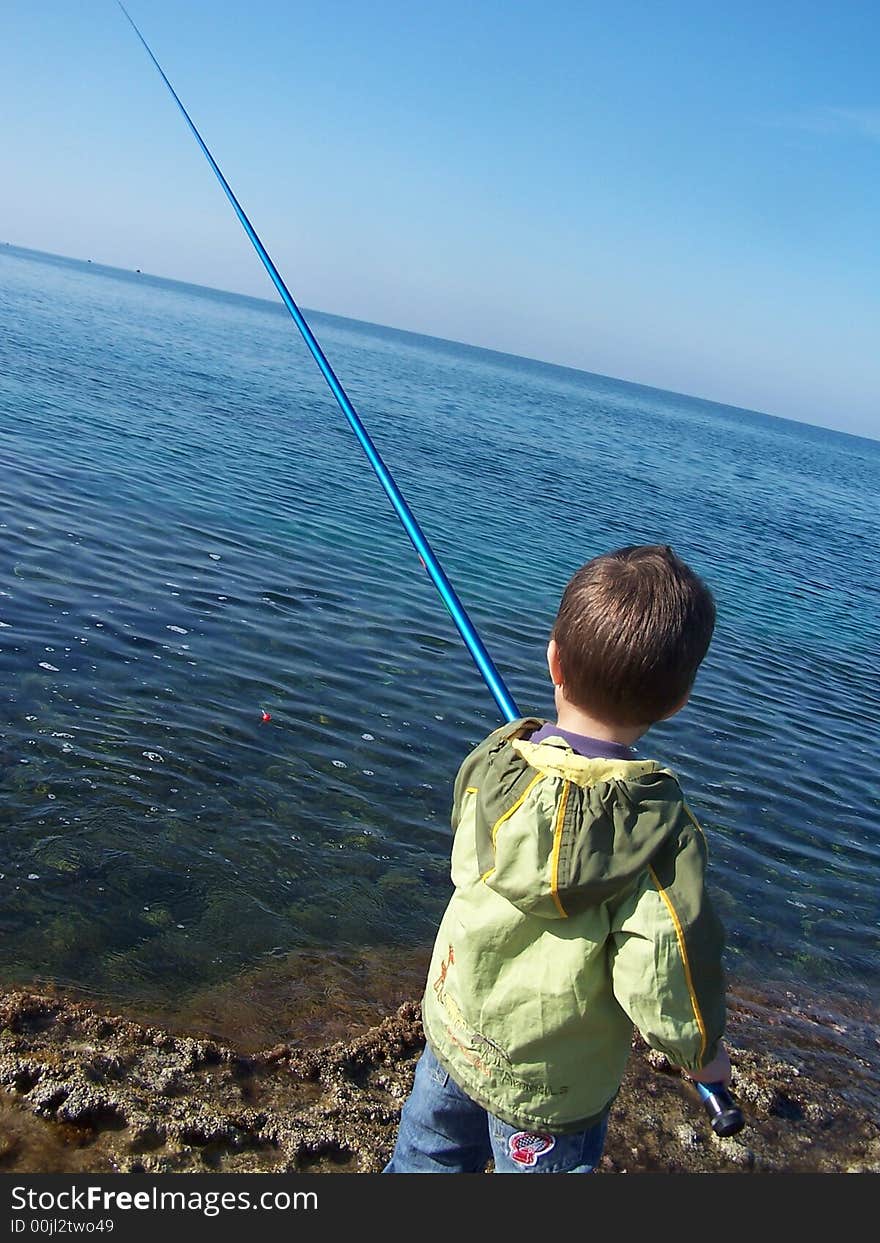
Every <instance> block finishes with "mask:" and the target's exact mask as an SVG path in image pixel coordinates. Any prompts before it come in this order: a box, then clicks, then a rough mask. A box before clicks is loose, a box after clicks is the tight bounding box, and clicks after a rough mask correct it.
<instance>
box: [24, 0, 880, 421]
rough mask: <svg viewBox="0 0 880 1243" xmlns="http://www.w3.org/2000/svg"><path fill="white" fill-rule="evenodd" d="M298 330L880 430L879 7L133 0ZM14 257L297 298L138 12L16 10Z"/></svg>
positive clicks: (782, 0)
mask: <svg viewBox="0 0 880 1243" xmlns="http://www.w3.org/2000/svg"><path fill="white" fill-rule="evenodd" d="M127 7H128V8H129V10H130V12H131V13H132V16H133V17H134V19H135V21H137V22H138V23H139V25H140V27H141V29H142V31H143V33H144V35H145V37H146V38H147V40H148V41H149V42H150V43H151V44H152V46H153V50H154V52H155V53H156V55H157V57H158V58H159V60H160V62H161V63H162V64H163V66H164V68H165V71H166V73H167V74H168V76H169V77H170V79H171V81H172V82H173V84H174V85H175V87H176V89H177V90H178V93H179V94H180V95H181V97H182V99H183V101H184V103H185V104H186V106H187V107H188V109H189V111H190V113H191V115H192V116H193V119H194V121H195V123H196V124H197V125H198V126H199V127H200V129H201V131H202V134H203V136H204V138H205V140H206V142H207V143H208V145H209V146H210V147H211V149H212V151H213V153H214V155H215V157H216V158H217V160H218V162H219V164H220V166H221V168H222V169H223V171H224V173H225V174H226V176H227V178H228V179H229V181H230V183H231V184H232V186H233V189H234V190H235V191H236V193H237V194H238V197H239V198H240V200H241V201H242V204H243V206H244V208H245V210H246V211H247V212H248V214H249V215H250V217H251V220H252V221H253V223H254V226H255V227H256V229H257V231H258V232H259V233H260V235H261V237H262V239H263V241H264V243H265V244H266V246H267V248H268V250H269V252H270V253H271V254H272V256H273V258H274V259H275V262H276V263H277V265H278V267H279V269H280V270H281V272H282V274H283V275H284V277H285V279H286V281H287V284H288V285H289V287H290V289H291V292H292V293H293V296H294V297H295V298H296V299H297V301H298V302H299V303H300V305H301V306H303V307H313V308H318V309H321V310H327V311H332V312H335V313H337V314H341V315H351V316H354V317H357V318H360V319H366V320H371V321H373V322H377V323H383V324H390V325H393V326H395V327H399V328H407V329H411V330H413V331H418V332H425V333H430V334H432V335H436V336H442V337H448V338H452V339H454V340H459V341H467V342H470V343H472V344H477V345H483V346H487V347H490V348H495V349H501V350H507V351H510V352H512V353H518V354H525V355H528V356H531V357H535V358H542V359H546V360H549V361H552V362H560V363H565V364H568V365H571V366H576V367H582V368H584V369H585V370H588V371H595V372H599V373H601V374H604V375H611V376H615V377H619V378H621V379H625V380H634V381H638V382H640V383H644V384H651V385H656V386H657V387H660V388H667V389H672V390H675V391H678V392H685V393H692V394H695V395H697V396H701V397H708V398H712V399H715V400H717V401H721V402H726V403H728V404H731V405H736V406H744V407H747V408H750V409H757V410H763V411H766V412H768V413H770V414H778V415H782V416H785V417H788V418H794V419H799V420H802V421H806V422H813V423H820V424H823V425H826V426H829V427H836V428H839V429H841V430H844V431H852V432H855V433H858V434H861V435H867V436H874V437H877V438H880V349H878V343H880V248H878V233H880V230H878V224H877V222H878V216H880V203H878V197H880V195H878V190H880V74H878V72H877V66H878V64H880V7H878V6H877V4H876V3H875V2H872V3H858V2H848V0H841V2H840V3H838V4H835V5H832V4H829V3H827V0H825V2H823V3H812V2H811V0H803V2H798V3H793V2H788V0H773V3H770V4H768V3H766V0H764V2H762V3H752V2H751V0H738V3H737V4H735V5H733V4H721V3H720V2H719V3H714V2H713V0H703V2H702V3H680V2H677V0H669V2H668V3H662V4H661V3H659V2H655V3H648V2H647V0H644V2H637V0H615V2H614V3H612V2H611V0H603V3H590V2H589V0H586V2H582V3H567V2H563V0H545V2H544V3H531V2H526V3H517V2H516V0H508V2H507V3H500V2H496V0H471V2H470V3H463V2H459V0H450V2H448V3H446V4H444V5H442V6H440V5H436V4H427V3H420V2H419V0H408V2H406V3H404V2H402V0H400V2H399V0H372V2H369V3H368V2H361V3H356V2H354V0H322V3H321V4H320V5H315V4H313V3H310V4H305V3H301V2H300V0H283V2H282V0H249V2H248V3H244V2H243V0H213V2H211V3H208V2H206V0H191V2H190V0H176V2H171V0H130V3H129V4H128V6H127ZM0 107H2V114H3V116H4V118H5V124H4V127H3V128H4V132H3V141H2V144H0V180H2V184H3V187H4V189H3V193H2V196H0V240H3V241H10V242H12V243H14V244H17V245H22V246H30V247H34V248H36V249H40V250H48V251H53V252H55V253H60V254H66V255H72V256H76V257H79V258H93V259H95V260H98V261H101V262H104V263H110V264H116V265H119V266H121V267H127V268H134V267H139V268H141V269H143V270H144V271H149V272H153V273H156V274H158V275H163V276H171V277H175V278H178V279H182V280H191V281H195V282H197V283H200V284H207V285H213V286H216V287H219V288H223V289H232V290H238V291H241V292H245V293H251V294H257V295H262V296H265V297H275V296H276V295H275V293H274V290H273V289H272V287H271V285H270V283H269V280H268V277H267V276H266V275H265V273H264V272H263V270H262V268H261V266H260V264H259V261H258V259H257V257H256V255H255V254H254V252H253V250H252V249H251V248H250V245H249V243H248V242H247V239H246V238H245V236H244V234H243V232H242V231H241V227H240V225H239V224H238V222H237V221H236V219H235V217H234V215H233V213H232V211H231V209H230V207H229V205H228V203H227V202H226V200H225V198H224V197H223V195H222V192H221V191H220V188H219V186H218V185H217V183H216V182H215V181H214V178H213V176H212V174H211V172H210V170H209V169H208V166H207V164H206V163H205V162H204V160H203V158H202V156H201V155H200V153H199V152H198V150H197V148H196V146H195V144H194V142H193V140H192V137H191V136H190V135H189V133H188V131H187V130H186V128H185V126H184V124H183V121H182V119H181V117H180V116H179V114H178V113H177V111H176V109H175V107H174V105H173V102H172V101H171V99H170V96H168V95H167V93H166V92H165V88H164V87H163V85H162V83H161V81H160V79H159V77H158V75H157V74H156V73H155V70H154V69H153V68H152V66H151V65H150V64H149V62H148V60H147V58H146V56H145V54H144V52H143V50H142V48H141V47H140V45H139V44H138V42H137V40H136V38H135V36H134V34H133V32H132V30H131V28H130V27H129V26H128V24H127V23H126V22H125V20H124V18H123V16H122V14H121V13H120V11H119V9H118V7H117V6H116V4H115V3H114V2H113V0H84V2H83V3H78V4H71V3H70V2H69V0H45V2H44V3H40V4H34V3H30V2H25V0H7V3H6V4H5V5H4V12H3V46H2V48H0Z"/></svg>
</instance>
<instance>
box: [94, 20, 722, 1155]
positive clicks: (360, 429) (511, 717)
mask: <svg viewBox="0 0 880 1243" xmlns="http://www.w3.org/2000/svg"><path fill="white" fill-rule="evenodd" d="M117 2H118V4H119V7H120V9H122V12H123V13H124V15H125V17H126V18H127V20H128V22H129V25H130V26H131V28H132V30H133V31H134V33H135V34H136V35H137V37H138V39H139V40H140V41H141V43H142V44H143V47H144V50H145V51H146V53H147V55H148V56H149V58H150V60H151V61H152V62H153V64H154V65H155V67H156V69H157V71H158V73H159V76H160V77H161V79H162V81H163V82H164V83H165V85H166V86H167V87H168V90H169V91H170V93H171V97H172V98H173V100H174V102H175V103H176V104H177V106H178V108H179V109H180V111H181V113H182V114H183V119H184V120H185V121H186V123H187V125H188V126H189V129H190V132H191V133H192V136H193V138H195V140H196V142H197V143H198V145H199V147H200V149H201V152H202V154H203V155H204V157H205V159H206V160H207V161H208V163H209V164H210V166H211V168H212V170H213V172H214V175H215V176H216V178H217V180H218V181H219V182H220V185H221V186H222V187H223V191H224V193H225V195H226V197H227V198H228V199H229V202H230V203H231V204H232V209H233V211H234V212H235V214H236V216H238V219H239V221H240V223H241V226H242V228H243V229H244V231H245V233H246V234H247V235H248V237H249V238H250V241H251V243H252V245H253V247H254V250H255V251H256V252H257V254H258V255H259V257H260V260H261V262H262V264H263V267H264V268H265V269H266V271H267V272H268V273H269V276H270V278H271V280H272V284H273V285H274V286H275V288H276V289H277V290H278V293H279V294H280V296H281V301H282V302H283V303H284V305H285V306H286V307H287V309H288V311H289V312H290V314H291V317H292V318H293V322H294V323H295V324H296V326H297V328H298V329H299V331H300V333H301V334H302V337H303V340H304V341H305V343H306V345H307V346H308V347H309V350H310V352H311V354H312V357H313V358H314V360H315V362H316V363H317V364H318V367H319V368H320V370H321V374H322V375H323V376H324V379H325V380H326V381H327V384H328V386H329V388H330V391H331V392H332V394H333V396H334V397H335V398H336V401H337V403H338V405H339V407H340V409H341V410H342V413H343V414H344V415H345V417H346V419H347V420H348V422H349V424H350V425H351V428H352V431H353V432H354V434H355V435H356V436H357V438H358V441H359V442H360V446H361V448H362V449H363V451H364V453H365V454H366V455H367V459H368V461H369V463H370V465H371V466H372V468H373V470H374V471H375V473H376V476H377V477H378V480H379V482H380V484H381V485H382V487H383V489H384V490H385V493H386V494H387V496H388V499H389V500H390V501H391V504H392V505H393V506H394V510H395V513H396V514H397V516H398V518H399V519H400V521H401V522H402V524H403V527H404V529H405V531H406V533H407V535H408V536H409V538H410V540H411V541H412V544H413V546H414V548H415V550H416V552H417V553H418V555H419V559H420V561H421V563H422V565H423V566H424V567H425V569H426V570H427V572H428V575H429V576H430V578H431V581H432V582H433V583H434V586H435V587H436V588H437V591H438V592H439V593H440V598H441V599H442V601H443V603H444V604H445V605H446V608H447V609H448V611H449V614H450V616H451V618H452V620H453V621H454V623H455V625H456V627H457V629H458V632H459V634H460V635H461V637H462V639H463V640H464V644H465V647H466V648H467V649H468V651H469V652H470V654H471V656H472V657H473V660H474V664H475V665H476V666H477V668H478V670H479V671H480V673H481V674H482V676H483V679H484V681H485V683H486V685H487V686H488V688H489V690H490V691H491V693H492V696H493V698H494V700H495V702H496V704H497V705H498V707H499V708H500V710H501V713H502V715H503V717H504V719H505V721H515V720H517V718H518V717H520V716H521V715H522V714H521V713H520V711H519V709H518V708H517V706H516V704H515V703H514V701H513V697H512V696H511V694H510V691H509V690H508V689H507V687H506V686H505V684H504V679H503V678H502V677H501V674H500V673H499V672H498V670H497V669H496V667H495V664H494V662H493V660H492V658H491V656H490V655H489V653H488V652H487V651H486V647H485V645H484V643H483V640H482V639H481V638H480V636H479V634H478V633H477V631H476V628H475V626H474V624H473V622H472V621H471V619H470V618H469V617H468V615H467V613H466V612H465V609H464V605H463V604H462V603H461V601H460V600H459V598H458V596H457V594H456V592H455V588H454V587H453V586H452V583H451V582H450V581H449V579H448V578H447V576H446V572H445V570H444V569H443V567H442V565H441V564H440V562H439V561H438V560H437V558H436V556H435V555H434V552H433V550H432V548H431V545H430V544H429V543H428V541H427V539H426V538H425V535H424V532H423V531H422V528H421V527H420V526H419V524H418V522H417V521H416V518H415V515H414V514H413V512H412V510H411V509H410V507H409V505H408V504H407V502H406V500H405V499H404V496H403V493H402V492H401V491H400V488H398V486H397V484H396V483H395V481H394V477H393V476H392V474H391V472H390V471H389V469H388V467H387V466H386V465H385V463H384V462H383V461H382V458H381V455H380V454H379V451H378V449H377V448H376V446H375V445H374V444H373V441H372V440H371V438H370V435H369V433H368V432H367V429H366V427H364V424H363V422H362V421H361V418H360V415H359V414H358V412H357V411H356V410H355V408H354V406H353V405H352V403H351V401H350V399H349V397H348V394H347V393H346V391H345V389H344V388H343V387H342V385H341V383H340V382H339V379H338V378H337V376H336V373H335V372H334V370H333V368H332V367H331V366H330V363H329V362H328V361H327V358H326V355H325V354H324V351H323V350H322V349H321V347H320V345H319V344H318V341H317V339H316V337H315V334H314V333H313V332H312V330H311V328H310V327H309V325H308V323H307V322H306V319H305V316H304V315H303V313H302V311H301V310H300V309H299V307H298V306H297V304H296V302H294V300H293V297H292V296H291V293H290V291H289V289H288V288H287V286H286V285H285V283H284V281H283V280H282V278H281V273H280V272H279V271H278V269H277V268H276V266H275V264H274V263H273V262H272V258H271V256H270V255H269V252H268V251H267V250H266V247H265V246H264V245H263V243H262V242H261V241H260V239H259V237H258V236H257V232H256V230H255V229H254V226H253V225H252V224H251V222H250V220H248V218H247V216H246V215H245V212H244V208H243V207H242V206H241V204H240V203H239V201H238V199H237V198H236V197H235V195H234V194H233V192H232V188H231V186H230V185H229V182H228V181H227V180H226V178H225V177H224V176H223V174H222V173H221V171H220V167H219V165H218V164H217V161H216V160H215V159H214V157H213V155H211V152H210V151H209V150H208V147H207V145H206V144H205V141H204V139H203V138H202V136H201V134H200V133H199V131H198V130H197V129H196V127H195V124H194V122H193V120H192V118H191V117H190V115H189V113H188V112H187V110H186V108H184V106H183V103H182V102H181V99H180V96H179V95H178V94H177V91H175V89H174V87H173V86H172V85H171V83H170V82H169V80H168V78H167V77H166V75H165V71H164V69H163V68H162V66H161V65H160V64H159V62H158V60H156V57H155V56H154V55H153V51H152V48H151V47H150V45H149V44H148V43H147V41H146V39H145V38H144V36H143V35H142V34H141V32H140V30H139V29H138V28H137V26H136V24H135V22H134V19H133V18H132V16H131V14H130V13H129V12H128V10H127V9H126V7H125V5H124V4H123V3H122V0H117ZM696 1086H697V1089H698V1091H699V1093H700V1097H701V1099H702V1101H703V1104H704V1106H705V1109H706V1112H707V1113H708V1114H709V1117H710V1119H711V1123H712V1129H713V1130H714V1131H715V1133H716V1134H717V1135H733V1134H735V1132H736V1131H739V1130H741V1129H742V1127H743V1117H742V1114H741V1113H740V1111H739V1109H737V1107H736V1106H735V1104H734V1103H733V1101H732V1100H731V1098H730V1096H729V1095H728V1093H727V1092H726V1090H725V1088H724V1085H723V1084H721V1083H701V1084H697V1085H696Z"/></svg>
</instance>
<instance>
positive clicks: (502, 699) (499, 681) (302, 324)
mask: <svg viewBox="0 0 880 1243" xmlns="http://www.w3.org/2000/svg"><path fill="white" fill-rule="evenodd" d="M119 7H120V8H121V9H122V12H123V13H124V14H125V16H126V17H127V18H128V21H129V23H130V24H131V27H132V29H133V30H134V32H135V34H136V35H137V37H138V38H139V39H140V41H141V43H142V44H143V46H144V49H145V50H146V53H147V55H148V56H149V58H150V60H151V61H152V62H153V64H154V65H155V66H156V69H157V70H158V71H159V74H160V75H161V78H162V81H163V82H164V83H165V85H166V86H167V87H168V90H169V91H170V92H171V94H172V96H173V98H174V102H175V103H176V104H177V106H178V108H179V109H180V111H181V112H182V113H183V118H184V120H185V121H186V123H187V125H188V126H189V128H190V131H191V132H192V135H193V137H194V138H195V140H196V142H197V143H198V144H199V147H200V148H201V150H202V154H203V155H204V157H205V159H206V160H207V161H208V163H209V164H210V165H211V168H212V169H213V171H214V174H215V176H216V177H217V180H218V181H219V182H220V185H221V186H222V187H223V190H224V192H225V194H226V197H227V198H228V199H229V202H230V203H231V204H232V208H233V211H234V212H235V214H236V216H238V219H239V221H240V222H241V226H242V228H243V229H244V231H245V233H246V234H247V235H248V237H249V238H250V240H251V242H252V244H253V247H254V250H256V252H257V254H258V255H259V256H260V259H261V260H262V263H263V267H264V268H265V269H266V271H267V272H268V273H269V276H270V277H271V279H272V283H273V285H274V286H275V288H276V289H277V290H278V293H279V294H280V295H281V301H282V302H283V303H284V305H285V306H286V307H287V309H288V311H289V312H290V314H291V316H292V317H293V321H294V323H295V324H296V326H297V328H298V329H299V330H300V332H301V334H302V336H303V340H304V341H305V343H306V345H307V346H308V347H309V350H310V351H311V354H312V356H313V358H314V360H315V362H316V363H317V364H318V366H319V368H320V369H321V373H322V375H323V376H324V379H325V380H326V381H327V384H328V385H329V387H330V391H331V392H332V394H333V396H334V397H335V398H336V401H337V403H338V404H339V407H340V409H341V410H342V413H343V414H344V415H345V417H346V419H348V422H349V423H350V425H351V428H352V431H353V432H354V434H355V435H356V436H357V438H358V440H359V442H360V445H361V448H362V449H363V451H364V453H365V454H366V455H367V458H368V460H369V463H370V465H371V466H372V468H373V470H374V471H375V473H376V475H377V477H378V479H379V482H380V483H381V485H382V487H383V488H384V490H385V492H386V494H387V496H388V499H389V500H390V501H391V504H392V505H393V506H394V510H395V512H396V514H397V516H398V518H399V519H400V521H401V522H402V523H403V526H404V529H405V530H406V533H407V535H408V536H409V538H410V540H411V541H412V543H413V546H414V547H415V550H416V552H417V553H418V555H419V557H420V558H421V562H422V565H423V566H424V567H425V569H426V570H427V572H428V574H429V576H430V578H431V580H432V582H433V583H434V586H435V587H436V588H437V590H438V592H439V593H440V598H441V599H442V601H443V603H444V604H445V605H446V608H447V609H448V611H449V614H450V616H451V617H452V620H453V621H454V622H455V625H456V627H457V628H458V632H459V634H460V635H461V637H462V639H463V640H464V644H465V647H466V648H467V649H468V651H469V652H470V654H471V656H472V657H473V660H474V663H475V664H476V666H477V668H478V669H479V671H480V673H481V674H482V675H483V678H484V680H485V682H486V685H487V686H488V687H489V690H490V691H491V692H492V695H493V697H494V699H495V702H496V703H497V705H498V707H499V708H500V709H501V712H502V714H503V716H504V719H505V720H506V721H515V720H516V719H517V718H518V717H520V716H521V715H522V713H521V712H520V711H519V709H518V708H517V706H516V704H515V703H514V701H513V697H512V696H511V694H510V691H509V690H508V689H507V687H506V686H505V684H504V680H503V678H502V677H501V674H500V673H499V672H498V670H497V669H496V667H495V664H494V662H493V660H492V657H491V656H490V655H489V653H488V652H487V651H486V647H485V645H484V643H483V640H482V639H481V638H480V636H479V634H478V633H477V631H476V628H475V626H474V624H473V622H472V621H471V619H470V618H469V617H468V615H467V613H466V612H465V608H464V605H463V604H462V603H461V601H460V600H459V598H458V596H457V594H456V592H455V588H454V587H453V586H452V583H451V582H450V581H449V579H448V578H447V576H446V572H445V570H444V569H443V567H442V565H441V564H440V562H439V561H438V560H437V558H436V556H435V555H434V552H433V550H432V548H431V545H430V544H429V543H428V541H427V539H426V538H425V535H424V532H423V531H422V528H421V527H420V526H419V524H418V522H417V521H416V518H415V515H414V514H413V512H412V510H411V509H410V507H409V505H408V504H407V503H406V500H405V499H404V496H403V493H402V492H401V491H400V488H398V486H397V484H396V483H395V481H394V477H393V476H392V474H391V472H390V471H389V469H388V467H387V466H386V465H385V463H384V462H383V461H382V458H381V456H380V454H379V451H378V449H377V448H376V446H375V445H374V444H373V441H372V440H371V438H370V435H369V433H368V432H367V429H366V428H365V427H364V425H363V423H362V421H361V418H360V415H359V414H358V412H357V411H356V410H355V408H354V406H353V405H352V403H351V401H350V399H349V397H348V394H347V393H346V391H345V389H344V388H343V387H342V385H341V384H340V382H339V379H338V378H337V376H336V373H335V372H334V370H333V368H332V367H331V366H330V363H329V362H328V361H327V358H326V356H325V354H324V351H323V350H322V349H321V347H320V345H319V344H318V342H317V339H316V338H315V335H314V333H313V332H312V330H311V328H310V327H309V325H308V324H307V323H306V320H305V317H304V315H303V313H302V311H301V310H300V309H299V307H298V306H297V304H296V303H295V302H294V300H293V298H292V296H291V294H290V291H289V289H288V288H287V286H286V285H285V283H284V281H283V280H282V279H281V274H280V272H279V271H278V269H277V268H276V266H275V264H274V263H273V262H272V259H271V257H270V255H269V252H268V251H267V250H266V247H265V246H264V245H263V243H262V242H261V241H260V239H259V237H258V236H257V232H256V230H255V229H254V227H253V225H252V224H251V222H250V221H249V220H248V218H247V216H246V215H245V213H244V209H243V208H242V206H241V204H240V203H239V201H238V199H237V198H236V197H235V195H234V194H233V192H232V189H231V187H230V185H229V182H228V181H227V180H226V178H225V177H224V176H223V174H222V173H221V171H220V168H219V167H218V165H217V162H216V160H215V159H214V157H213V156H212V155H211V152H210V151H209V150H208V148H207V146H206V145H205V142H204V140H203V139H202V136H201V134H200V133H199V131H198V130H197V129H196V127H195V125H194V124H193V121H192V118H191V117H190V115H189V113H188V112H187V110H186V108H184V106H183V104H182V103H181V100H180V98H179V96H178V94H177V92H176V91H175V89H174V87H173V86H172V85H171V83H170V82H169V81H168V78H167V77H166V76H165V71H164V70H163V68H162V66H161V65H160V64H159V62H158V61H157V60H156V57H155V56H154V55H153V52H152V50H151V48H150V45H149V44H148V43H147V41H146V39H145V38H144V36H143V35H142V34H141V32H140V31H139V30H138V28H137V26H136V25H135V23H134V20H133V18H132V17H131V15H130V13H129V12H128V10H127V9H126V7H125V5H124V4H122V2H121V0H119Z"/></svg>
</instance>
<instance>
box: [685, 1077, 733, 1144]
mask: <svg viewBox="0 0 880 1243" xmlns="http://www.w3.org/2000/svg"><path fill="white" fill-rule="evenodd" d="M692 1082H693V1084H694V1087H695V1088H696V1089H697V1091H698V1092H699V1094H700V1099H701V1100H702V1102H703V1106H704V1108H705V1110H706V1113H707V1114H708V1115H709V1121H710V1123H711V1125H712V1130H713V1131H714V1132H715V1134H716V1135H722V1136H723V1135H736V1134H737V1132H738V1131H741V1130H742V1129H743V1127H744V1126H745V1119H744V1118H743V1115H742V1110H741V1109H740V1108H739V1106H738V1105H737V1104H736V1102H735V1101H734V1099H733V1097H732V1096H731V1095H730V1093H729V1092H728V1091H727V1088H725V1086H724V1084H723V1083H697V1082H696V1081H694V1080H692Z"/></svg>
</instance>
